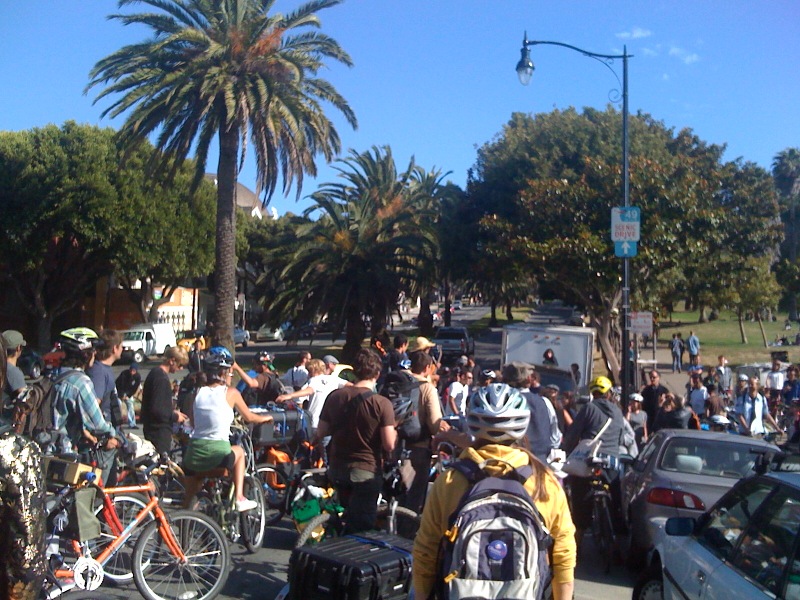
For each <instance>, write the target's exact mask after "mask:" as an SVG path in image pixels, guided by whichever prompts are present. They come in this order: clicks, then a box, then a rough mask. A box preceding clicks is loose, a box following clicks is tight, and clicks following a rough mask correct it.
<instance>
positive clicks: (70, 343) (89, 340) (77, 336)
mask: <svg viewBox="0 0 800 600" xmlns="http://www.w3.org/2000/svg"><path fill="white" fill-rule="evenodd" d="M58 343H59V346H60V347H61V349H62V350H63V351H64V354H66V355H67V356H69V357H71V358H84V357H85V354H86V352H87V351H89V350H92V349H95V348H97V347H98V346H100V344H101V343H102V342H101V341H100V338H99V337H98V336H97V334H96V333H95V332H94V330H92V329H89V328H88V327H73V328H72V329H65V330H64V331H62V332H61V333H60V337H59V340H58Z"/></svg>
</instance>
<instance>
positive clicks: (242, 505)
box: [236, 498, 258, 513]
mask: <svg viewBox="0 0 800 600" xmlns="http://www.w3.org/2000/svg"><path fill="white" fill-rule="evenodd" d="M256 506H258V502H256V501H255V500H249V499H247V498H245V499H244V500H237V501H236V511H237V512H240V513H241V512H247V511H248V510H253V509H254V508H255V507H256Z"/></svg>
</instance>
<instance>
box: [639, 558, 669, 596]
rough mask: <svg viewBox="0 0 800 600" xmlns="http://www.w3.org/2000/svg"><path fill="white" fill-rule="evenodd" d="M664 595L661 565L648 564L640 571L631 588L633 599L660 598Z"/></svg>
mask: <svg viewBox="0 0 800 600" xmlns="http://www.w3.org/2000/svg"><path fill="white" fill-rule="evenodd" d="M663 597H664V580H663V579H662V575H661V565H659V564H655V565H652V566H650V567H649V568H648V569H647V570H646V571H645V572H644V573H642V575H641V577H639V580H638V581H637V582H636V585H635V586H634V588H633V596H632V598H633V600H661V599H662V598H663Z"/></svg>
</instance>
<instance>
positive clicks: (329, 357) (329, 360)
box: [322, 354, 339, 365]
mask: <svg viewBox="0 0 800 600" xmlns="http://www.w3.org/2000/svg"><path fill="white" fill-rule="evenodd" d="M322 362H324V363H325V364H326V365H338V364H339V359H338V358H336V357H335V356H334V355H333V354H326V355H325V356H323V357H322Z"/></svg>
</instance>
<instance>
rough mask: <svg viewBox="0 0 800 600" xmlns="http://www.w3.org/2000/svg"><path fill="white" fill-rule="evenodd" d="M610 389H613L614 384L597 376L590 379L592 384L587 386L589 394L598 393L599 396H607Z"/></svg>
mask: <svg viewBox="0 0 800 600" xmlns="http://www.w3.org/2000/svg"><path fill="white" fill-rule="evenodd" d="M612 387H614V384H613V383H611V380H610V379H609V378H608V377H605V376H603V375H599V376H597V377H595V378H594V379H592V382H591V383H590V384H589V392H590V393H591V392H600V393H601V394H607V393H608V392H609V391H610V390H611V388H612Z"/></svg>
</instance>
